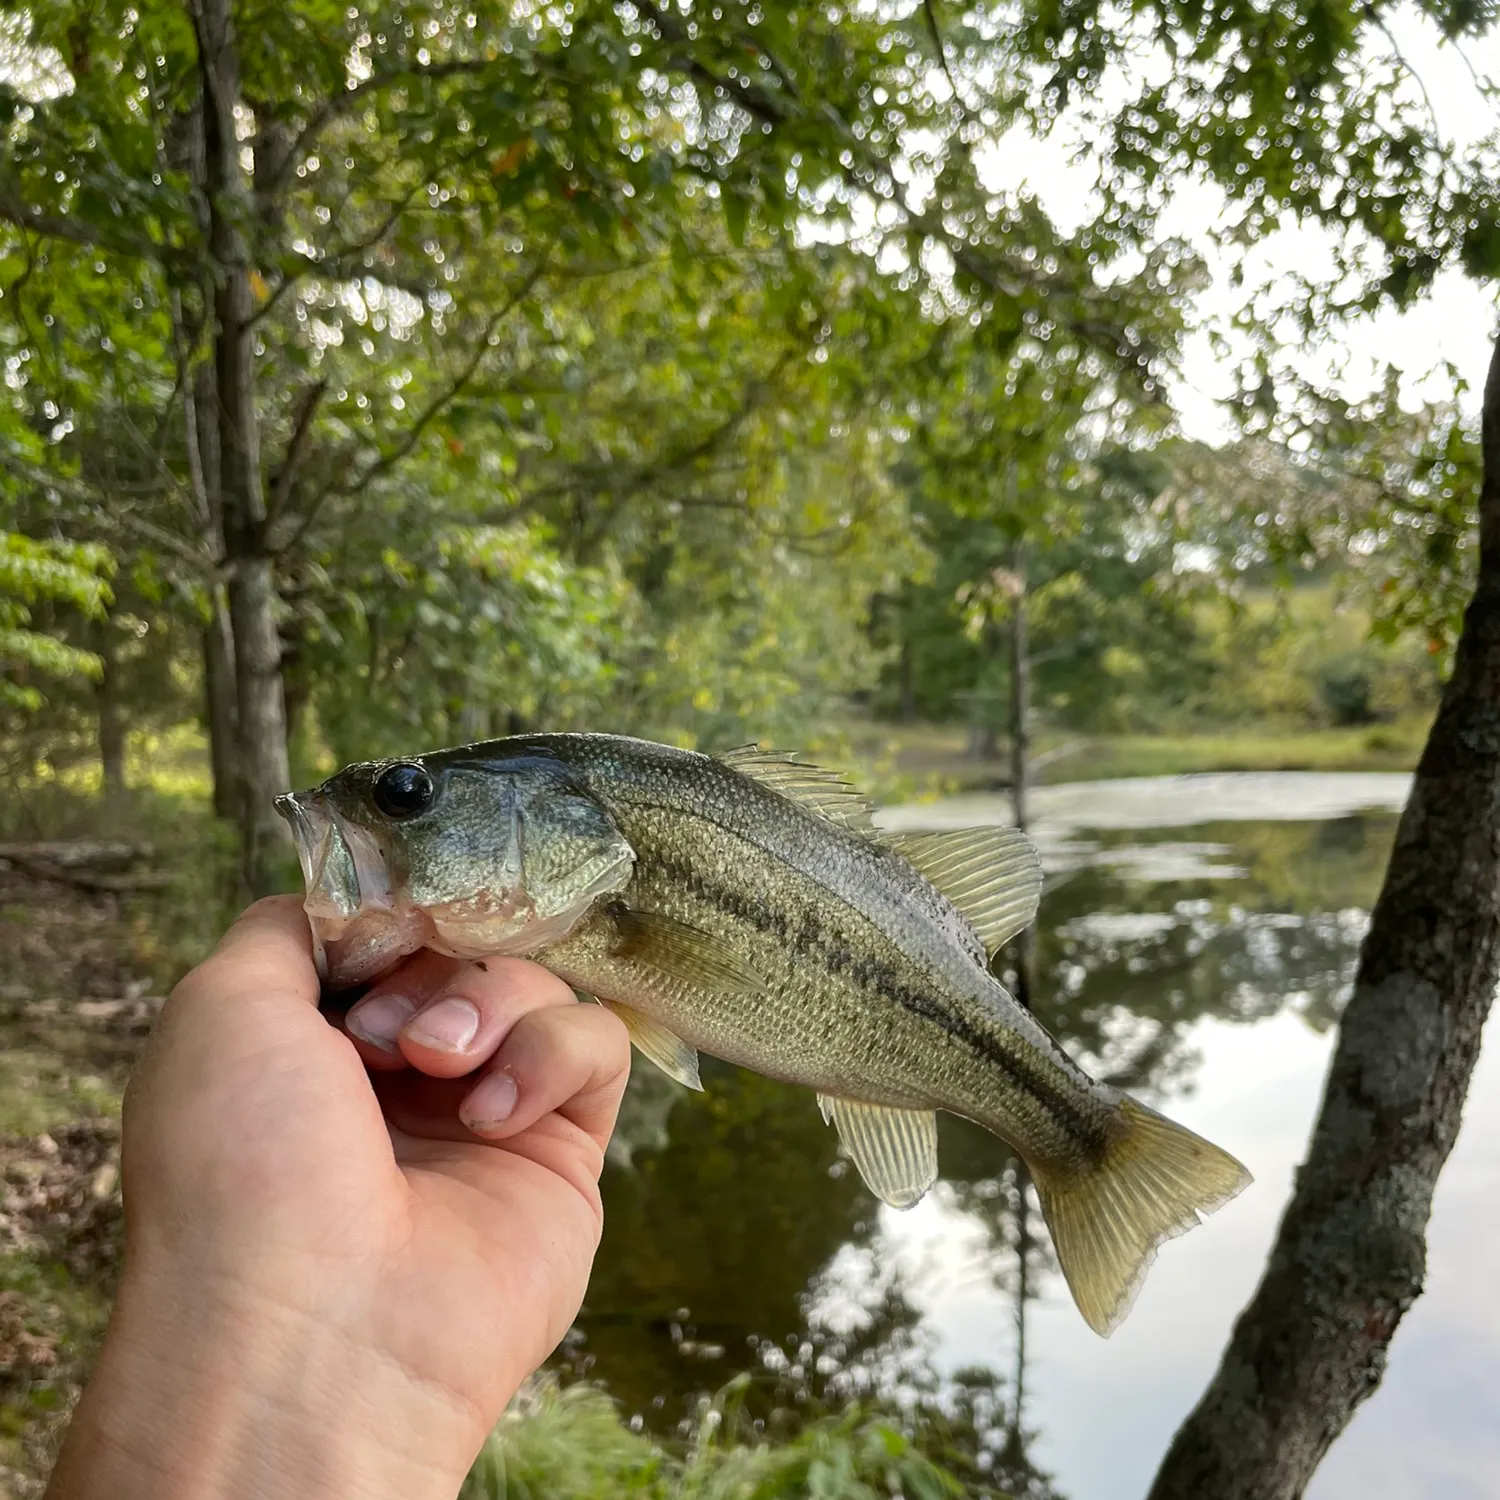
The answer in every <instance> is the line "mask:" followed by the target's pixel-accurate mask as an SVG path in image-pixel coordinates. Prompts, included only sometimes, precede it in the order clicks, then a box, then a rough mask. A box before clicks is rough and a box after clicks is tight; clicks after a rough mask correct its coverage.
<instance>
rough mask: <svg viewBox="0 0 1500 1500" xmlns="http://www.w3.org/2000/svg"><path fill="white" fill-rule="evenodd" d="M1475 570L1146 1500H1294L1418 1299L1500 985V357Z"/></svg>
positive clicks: (1487, 417)
mask: <svg viewBox="0 0 1500 1500" xmlns="http://www.w3.org/2000/svg"><path fill="white" fill-rule="evenodd" d="M1483 447H1484V481H1483V487H1482V490H1481V495H1480V561H1479V577H1478V581H1477V584H1476V586H1475V591H1474V597H1473V600H1472V601H1471V603H1470V605H1469V608H1468V611H1467V613H1466V614H1465V617H1464V627H1463V633H1462V636H1461V638H1460V641H1459V645H1458V652H1457V660H1456V662H1455V665H1454V670H1453V676H1452V678H1451V679H1450V681H1449V682H1448V685H1447V688H1446V689H1445V691H1444V694H1443V699H1442V703H1441V705H1440V707H1439V709H1438V713H1437V717H1436V719H1435V721H1434V723H1433V726H1432V731H1431V734H1430V736H1429V738H1428V741H1427V747H1426V749H1425V751H1424V752H1423V755H1422V759H1421V762H1420V764H1419V765H1418V767H1417V772H1416V776H1415V780H1414V782H1413V785H1412V791H1411V798H1410V801H1409V802H1408V804H1407V807H1406V811H1405V812H1404V814H1403V815H1402V818H1401V823H1400V826H1399V828H1398V830H1397V834H1396V842H1395V847H1394V849H1393V851H1392V853H1391V860H1390V864H1389V866H1388V868H1387V870H1386V876H1385V884H1384V887H1383V889H1382V890H1381V893H1380V897H1379V899H1378V901H1377V902H1376V905H1375V910H1374V912H1373V913H1372V915H1371V921H1370V931H1369V934H1368V936H1367V937H1366V939H1365V944H1364V950H1363V952H1362V954H1361V958H1360V966H1359V973H1358V977H1357V978H1356V981H1355V986H1354V993H1353V996H1352V997H1351V999H1350V1001H1349V1005H1348V1009H1347V1010H1346V1011H1345V1013H1344V1017H1343V1021H1342V1024H1341V1026H1340V1028H1339V1038H1338V1045H1337V1048H1336V1050H1335V1053H1334V1059H1333V1066H1332V1069H1331V1071H1330V1073H1329V1078H1328V1083H1327V1087H1326V1091H1325V1093H1324V1096H1323V1106H1322V1111H1321V1113H1320V1114H1319V1117H1318V1120H1317V1124H1316V1126H1315V1127H1314V1130H1313V1137H1312V1144H1311V1147H1310V1149H1309V1152H1308V1157H1307V1161H1306V1163H1305V1164H1304V1165H1303V1167H1302V1168H1301V1170H1300V1171H1299V1173H1298V1175H1297V1182H1296V1188H1295V1190H1294V1192H1293V1195H1292V1201H1291V1203H1290V1205H1289V1206H1288V1208H1287V1211H1286V1215H1285V1217H1284V1218H1283V1220H1282V1223H1281V1227H1280V1230H1279V1232H1278V1234H1277V1238H1276V1243H1275V1246H1274V1247H1273V1249H1272V1252H1271V1257H1270V1261H1269V1263H1268V1265H1267V1267H1266V1272H1265V1276H1264V1278H1263V1279H1262V1281H1261V1284H1260V1286H1259V1288H1258V1289H1257V1291H1256V1293H1255V1296H1254V1298H1253V1299H1252V1300H1251V1302H1250V1305H1249V1306H1248V1307H1247V1308H1246V1309H1245V1311H1244V1312H1243V1313H1242V1314H1241V1315H1240V1319H1239V1321H1238V1323H1237V1324H1236V1325H1235V1329H1234V1333H1233V1335H1232V1337H1231V1340H1230V1344H1229V1348H1228V1350H1227V1351H1226V1352H1225V1355H1224V1359H1223V1363H1222V1364H1221V1365H1220V1367H1219V1370H1218V1373H1217V1374H1216V1375H1215V1377H1214V1379H1213V1381H1212V1383H1211V1384H1210V1385H1209V1388H1208V1390H1207V1391H1206V1393H1205V1394H1204V1396H1203V1398H1202V1400H1201V1401H1200V1402H1199V1403H1198V1406H1197V1408H1196V1409H1195V1410H1194V1411H1193V1412H1192V1414H1191V1415H1190V1416H1189V1417H1188V1419H1187V1421H1186V1422H1185V1423H1184V1424H1183V1426H1182V1428H1181V1429H1180V1430H1179V1431H1178V1433H1177V1436H1176V1438H1175V1439H1174V1440H1173V1443H1172V1445H1171V1448H1170V1449H1169V1450H1168V1453H1167V1456H1166V1458H1165V1460H1164V1461H1163V1463H1162V1467H1161V1470H1160V1472H1159V1473H1158V1475H1157V1477H1156V1482H1155V1484H1154V1485H1153V1486H1152V1489H1151V1500H1202V1497H1204V1496H1210V1495H1211V1496H1213V1497H1214V1500H1292V1497H1295V1496H1298V1495H1301V1494H1302V1492H1303V1490H1304V1488H1305V1487H1306V1485H1307V1482H1308V1480H1309V1479H1310V1478H1311V1477H1312V1473H1313V1471H1314V1469H1315V1468H1316V1467H1317V1465H1318V1462H1319V1461H1320V1460H1321V1459H1322V1457H1323V1455H1324V1453H1326V1452H1327V1451H1328V1448H1329V1446H1330V1445H1331V1444H1332V1442H1333V1441H1334V1439H1335V1438H1336V1437H1338V1435H1339V1434H1340V1433H1341V1432H1342V1431H1343V1430H1344V1427H1345V1426H1346V1425H1347V1423H1348V1421H1349V1418H1350V1417H1351V1416H1352V1415H1353V1413H1354V1410H1355V1408H1356V1407H1357V1406H1358V1405H1359V1403H1360V1402H1361V1401H1363V1400H1364V1399H1365V1397H1367V1396H1368V1395H1370V1393H1371V1392H1372V1391H1374V1390H1375V1388H1376V1387H1377V1386H1378V1385H1379V1383H1380V1379H1381V1376H1382V1375H1383V1374H1384V1373H1385V1363H1386V1350H1387V1348H1388V1346H1389V1344H1390V1341H1391V1336H1392V1335H1393V1334H1394V1333H1395V1331H1396V1327H1397V1325H1398V1324H1399V1323H1400V1321H1401V1318H1402V1316H1403V1315H1404V1314H1405V1313H1406V1311H1407V1309H1408V1308H1409V1307H1410V1306H1411V1305H1412V1303H1413V1302H1415V1301H1416V1299H1417V1297H1418V1296H1419V1295H1420V1294H1421V1291H1422V1282H1423V1276H1424V1273H1425V1268H1426V1250H1427V1246H1426V1227H1427V1220H1428V1216H1429V1213H1430V1212H1431V1208H1432V1195H1433V1189H1434V1188H1435V1187H1436V1184H1437V1179H1438V1174H1439V1172H1440V1171H1441V1170H1442V1167H1443V1163H1444V1162H1445V1161H1446V1160H1447V1158H1448V1153H1449V1152H1450V1151H1451V1150H1452V1149H1453V1143H1454V1141H1455V1140H1456V1139H1457V1136H1458V1129H1459V1124H1460V1120H1461V1118H1462V1112H1463V1103H1464V1095H1465V1093H1466V1091H1467V1089H1468V1085H1469V1078H1470V1075H1471V1074H1472V1072H1473V1069H1474V1063H1475V1061H1476V1059H1477V1058H1478V1056H1479V1044H1480V1034H1481V1031H1482V1028H1483V1026H1484V1021H1485V1017H1486V1016H1487V1015H1488V1013H1489V1009H1490V1003H1491V999H1492V997H1493V995H1494V991H1495V984H1496V979H1497V972H1500V963H1497V960H1500V345H1497V348H1496V352H1495V354H1494V356H1493V357H1492V360H1491V364H1490V373H1489V379H1488V381H1487V383H1486V387H1485V396H1484V415H1483Z"/></svg>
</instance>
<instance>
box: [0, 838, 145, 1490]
mask: <svg viewBox="0 0 1500 1500" xmlns="http://www.w3.org/2000/svg"><path fill="white" fill-rule="evenodd" d="M153 930H154V928H153V923H152V921H151V914H150V911H149V908H147V907H143V906H142V905H141V903H140V900H139V898H138V897H135V896H132V895H130V894H128V893H124V894H113V893H101V892H89V891H84V890H80V889H78V888H77V886H76V885H74V884H71V883H69V882H68V881H66V880H49V879H45V878H42V877H39V876H38V875H36V874H35V873H34V872H22V871H18V870H16V869H14V868H11V867H7V866H6V865H5V864H4V863H0V1497H3V1500H32V1497H35V1496H38V1495H40V1493H41V1490H42V1487H43V1485H44V1483H45V1476H46V1473H47V1471H48V1468H49V1467H50V1463H51V1457H52V1453H53V1451H54V1448H55V1444H56V1440H57V1437H58V1435H59V1433H60V1432H61V1430H62V1427H63V1425H64V1424H65V1422H66V1419H67V1415H68V1413H69V1411H70V1410H71V1408H72V1406H73V1403H74V1402H75V1401H76V1399H77V1396H78V1392H79V1390H80V1388H81V1385H82V1381H83V1377H84V1375H85V1373H86V1372H87V1369H88V1367H89V1364H90V1362H91V1361H92V1358H93V1355H94V1352H95V1349H96V1348H97V1345H98V1339H99V1336H100V1334H101V1333H102V1330H103V1325H104V1321H105V1318H106V1316H107V1312H108V1307H109V1299H110V1295H111V1290H112V1287H113V1285H114V1281H115V1277H116V1275H117V1272H118V1267H119V1254H120V1229H121V1215H120V1186H119V1119H118V1116H119V1104H120V1097H121V1094H122V1092H123V1089H124V1085H125V1080H126V1077H127V1075H128V1073H129V1070H130V1066H131V1063H132V1061H133V1060H134V1058H135V1057H136V1055H137V1054H138V1053H139V1051H140V1049H141V1046H142V1044H143V1043H144V1041H145V1038H146V1036H147V1034H148V1032H149V1030H150V1027H151V1022H152V1019H153V1018H154V1016H155V1014H156V1011H157V1009H158V1008H159V1006H160V1004H161V997H160V990H161V987H162V979H161V976H160V974H159V972H157V971H159V969H160V959H161V954H160V953H159V952H158V951H157V950H156V948H155V946H154V944H153V942H152V941H151V939H150V936H149V935H150V934H151V933H152V931H153Z"/></svg>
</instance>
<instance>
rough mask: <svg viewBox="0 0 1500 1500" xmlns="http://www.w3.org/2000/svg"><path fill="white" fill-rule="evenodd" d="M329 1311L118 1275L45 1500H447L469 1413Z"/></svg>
mask: <svg viewBox="0 0 1500 1500" xmlns="http://www.w3.org/2000/svg"><path fill="white" fill-rule="evenodd" d="M333 1311H334V1310H333V1309H324V1313H325V1315H324V1316H322V1317H319V1316H315V1315H311V1314H310V1313H309V1312H308V1311H306V1310H304V1309H300V1308H295V1307H289V1306H287V1305H285V1304H284V1303H282V1302H280V1301H274V1300H271V1299H268V1298H266V1297H265V1296H264V1295H263V1294H250V1293H247V1292H246V1291H245V1289H244V1288H243V1287H239V1288H236V1289H235V1291H234V1293H233V1294H232V1295H224V1296H219V1295H214V1294H213V1293H212V1292H209V1291H206V1290H205V1288H204V1286H203V1284H202V1282H201V1281H200V1280H198V1279H197V1278H192V1279H189V1278H181V1279H179V1280H178V1281H177V1282H176V1284H174V1283H173V1281H172V1280H171V1279H167V1278H161V1277H156V1276H150V1275H147V1274H138V1275H134V1276H132V1275H131V1274H129V1273H127V1276H126V1278H125V1281H124V1283H123V1284H122V1286H121V1289H120V1295H119V1297H118V1299H117V1301H116V1306H115V1312H114V1315H113V1316H112V1317H111V1320H110V1328H109V1333H108V1335H107V1337H106V1340H105V1344H104V1349H103V1351H102V1353H101V1355H100V1359H99V1364H98V1367H97V1369H96V1370H95V1373H94V1376H93V1378H92V1379H91V1380H90V1382H89V1386H88V1389H87V1391H86V1392H85V1394H84V1397H83V1400H82V1401H81V1403H80V1405H79V1409H78V1412H77V1414H76V1415H75V1417H74V1420H73V1423H72V1426H71V1428H70V1430H69V1434H68V1439H67V1442H66V1443H65V1445H64V1448H63V1453H62V1456H61V1457H60V1459H59V1462H58V1466H57V1470H56V1472H55V1474H54V1476H53V1483H52V1487H51V1488H50V1489H49V1491H48V1500H105V1497H108V1500H264V1497H265V1496H269V1495H274V1496H276V1497H277V1500H453V1497H454V1496H456V1495H457V1493H458V1490H459V1486H460V1485H461V1484H462V1482H463V1477H464V1474H465V1473H466V1471H467V1469H468V1466H469V1464H470V1463H471V1462H472V1460H473V1456H474V1453H475V1452H476V1451H477V1449H478V1447H479V1444H480V1442H481V1441H482V1440H483V1437H484V1432H483V1428H482V1424H481V1423H480V1421H479V1419H478V1416H477V1414H476V1413H475V1412H474V1411H473V1410H472V1409H471V1408H469V1407H467V1406H465V1405H464V1404H463V1403H462V1402H461V1401H460V1400H459V1399H458V1398H457V1397H456V1396H454V1395H452V1394H450V1393H448V1392H445V1391H440V1390H434V1389H432V1388H431V1387H430V1386H426V1385H424V1384H422V1383H420V1382H419V1381H417V1380H416V1379H414V1378H413V1377H412V1376H411V1375H410V1374H408V1373H407V1372H406V1371H404V1370H403V1369H401V1368H400V1366H399V1365H397V1364H396V1363H395V1362H394V1361H393V1360H391V1359H390V1358H389V1357H387V1356H385V1355H383V1354H382V1353H381V1351H379V1350H377V1349H375V1348H373V1347H371V1346H370V1345H369V1344H367V1343H364V1342H362V1341H361V1340H360V1339H359V1338H358V1336H357V1335H353V1336H351V1334H350V1332H349V1330H348V1329H347V1328H345V1327H343V1326H341V1323H340V1319H339V1318H338V1317H337V1316H336V1315H335V1316H329V1315H328V1314H332V1313H333Z"/></svg>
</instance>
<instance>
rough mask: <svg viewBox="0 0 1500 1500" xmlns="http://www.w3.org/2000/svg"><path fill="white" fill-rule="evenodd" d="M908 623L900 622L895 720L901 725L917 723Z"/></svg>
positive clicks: (915, 689) (914, 682)
mask: <svg viewBox="0 0 1500 1500" xmlns="http://www.w3.org/2000/svg"><path fill="white" fill-rule="evenodd" d="M908 624H909V622H908V621H906V620H902V622H901V657H900V662H899V666H898V671H899V674H900V675H899V677H898V679H897V681H898V691H899V693H900V697H899V699H898V701H897V705H896V719H897V722H898V723H901V724H915V723H916V722H917V671H916V661H915V654H914V653H913V651H912V649H911V636H910V635H909V634H908V633H907V626H908Z"/></svg>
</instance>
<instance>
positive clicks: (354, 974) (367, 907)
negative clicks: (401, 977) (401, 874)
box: [276, 791, 432, 988]
mask: <svg viewBox="0 0 1500 1500" xmlns="http://www.w3.org/2000/svg"><path fill="white" fill-rule="evenodd" d="M276 811H277V812H278V813H280V814H281V816H282V817H283V818H285V819H286V820H287V822H288V823H290V824H291V828H292V838H293V840H294V841H295V843H296V845H297V858H298V860H299V861H300V862H301V865H302V881H303V885H304V886H305V888H306V895H305V896H304V898H303V902H302V907H303V910H304V911H305V912H306V913H307V920H308V925H309V926H310V927H311V928H312V937H313V958H314V960H315V962H316V963H317V966H318V973H319V975H320V976H321V977H322V978H323V979H324V980H325V981H326V982H327V983H328V984H330V985H331V986H333V987H335V988H344V987H346V986H349V985H354V984H361V983H363V982H364V981H366V980H368V979H373V978H376V977H378V976H379V975H381V974H383V973H385V972H386V971H387V970H389V969H391V968H393V967H394V966H395V964H396V963H397V962H399V961H400V960H401V959H403V958H405V957H406V956H407V954H409V953H415V952H416V951H417V949H419V948H421V947H423V946H424V945H425V944H426V943H427V942H428V941H429V939H430V938H431V935H432V924H431V922H430V921H429V920H428V918H427V917H426V915H425V914H424V913H422V912H421V911H418V910H415V909H412V908H410V907H405V906H404V904H398V903H397V901H396V899H395V895H394V892H393V891H392V888H391V878H390V873H389V871H388V869H387V868H386V862H385V856H384V854H383V853H382V852H381V850H380V848H379V846H378V845H377V844H376V842H375V840H374V838H373V837H372V836H371V835H370V833H369V832H368V831H367V830H365V829H363V828H359V827H357V826H355V825H353V824H351V823H349V822H347V821H346V820H345V819H343V818H341V817H339V815H338V813H337V812H336V811H335V810H334V808H333V807H332V805H331V804H330V803H329V801H328V799H327V798H326V797H325V796H324V795H323V794H322V793H321V792H319V791H310V792H287V793H285V794H284V795H283V796H280V797H278V798H277V799H276Z"/></svg>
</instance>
